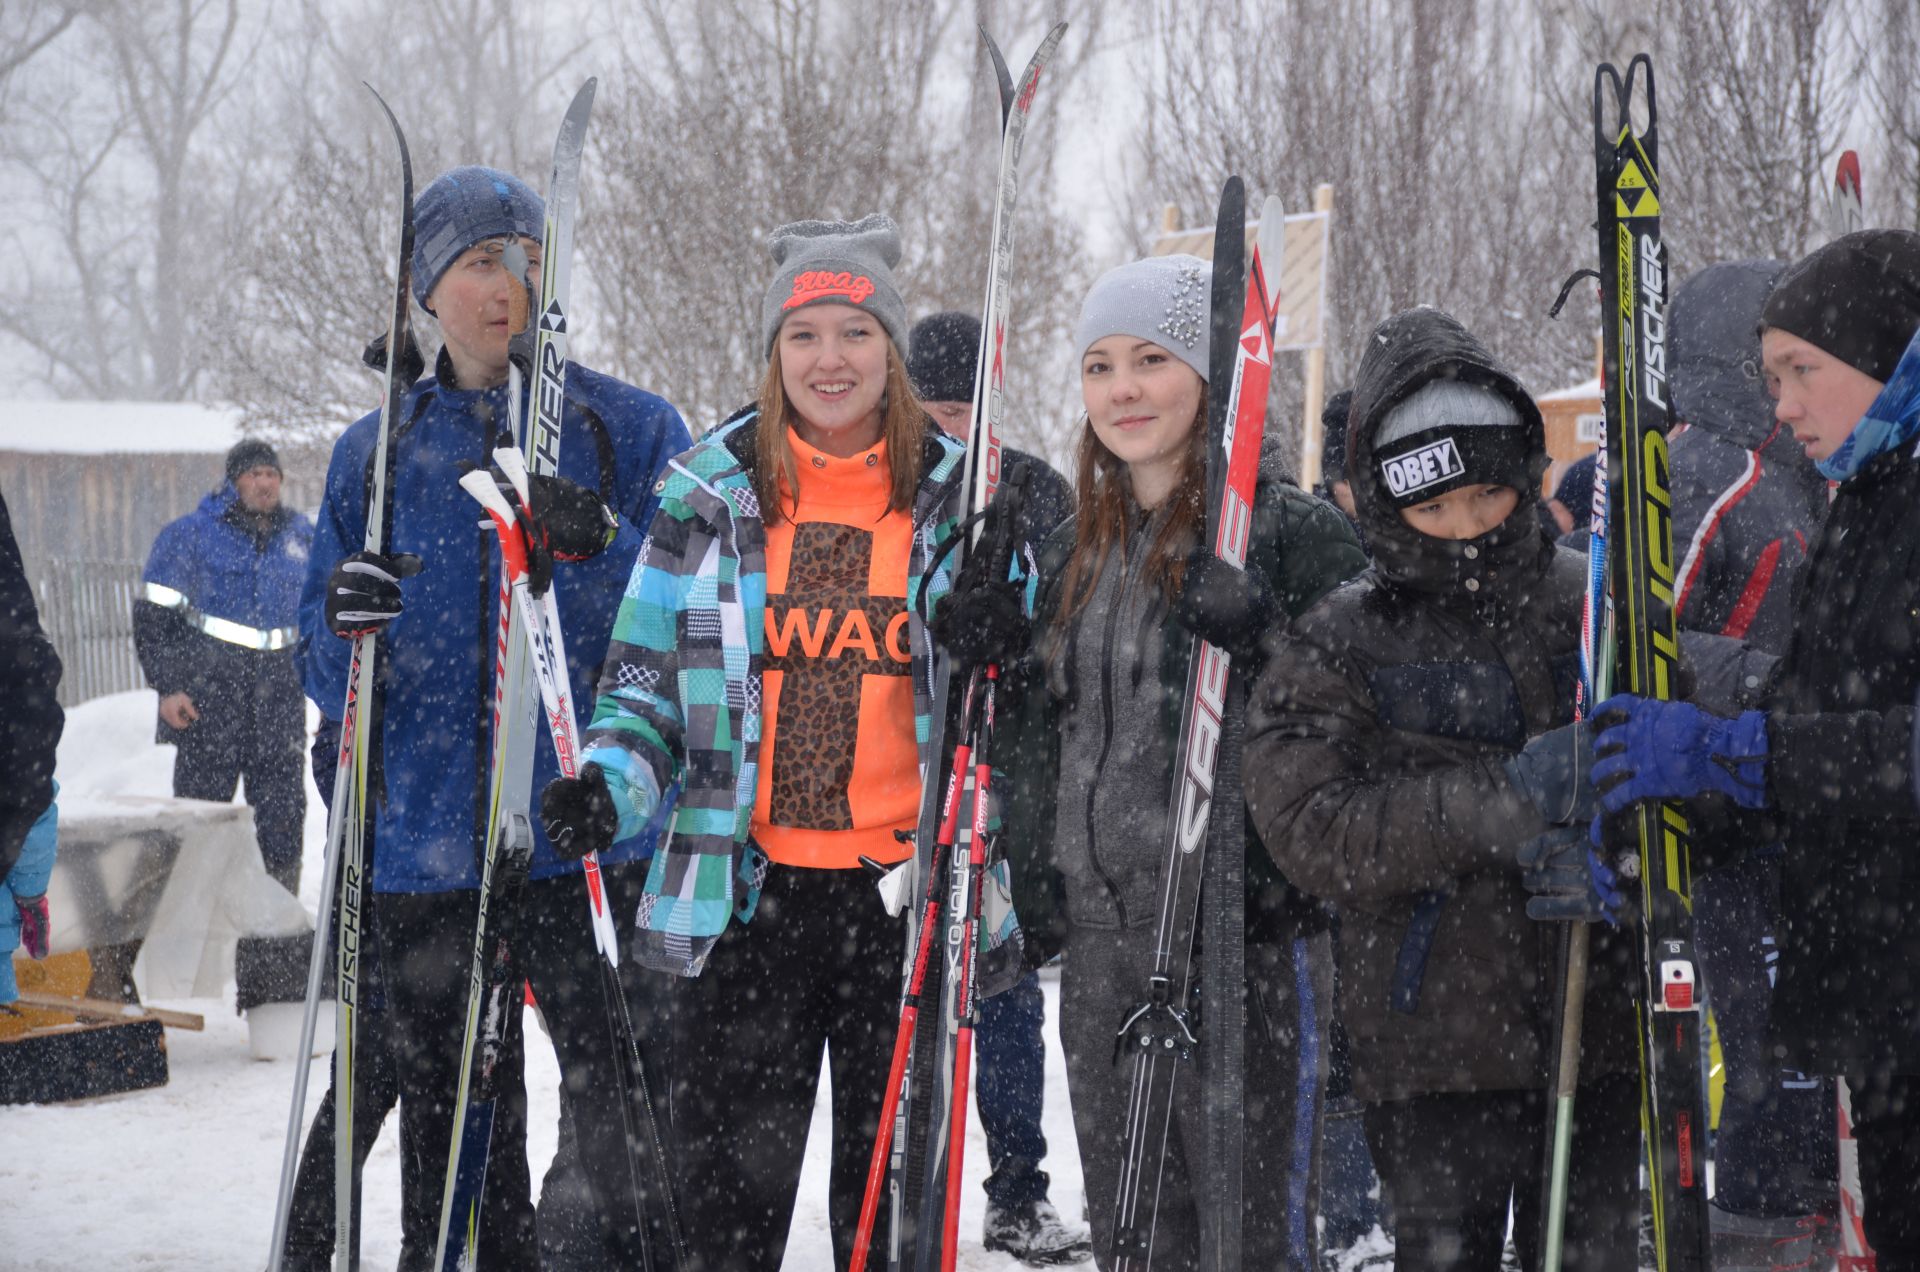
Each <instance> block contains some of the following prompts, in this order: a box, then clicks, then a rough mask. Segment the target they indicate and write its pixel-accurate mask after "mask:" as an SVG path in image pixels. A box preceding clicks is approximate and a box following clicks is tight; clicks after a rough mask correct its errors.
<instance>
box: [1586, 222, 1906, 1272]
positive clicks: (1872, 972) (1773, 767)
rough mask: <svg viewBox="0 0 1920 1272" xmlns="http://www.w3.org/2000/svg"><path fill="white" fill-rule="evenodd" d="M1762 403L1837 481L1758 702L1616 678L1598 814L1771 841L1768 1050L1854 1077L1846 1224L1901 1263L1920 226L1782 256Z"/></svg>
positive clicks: (1766, 331)
mask: <svg viewBox="0 0 1920 1272" xmlns="http://www.w3.org/2000/svg"><path fill="white" fill-rule="evenodd" d="M1760 321H1761V325H1762V333H1761V346H1760V348H1761V367H1762V369H1763V370H1764V372H1765V375H1766V377H1767V384H1768V386H1769V388H1770V389H1771V391H1772V392H1773V393H1774V396H1775V398H1776V405H1775V409H1774V417H1775V418H1776V419H1777V420H1778V421H1779V422H1780V423H1782V424H1784V425H1785V426H1786V427H1787V428H1788V429H1789V430H1791V431H1792V433H1793V438H1794V441H1795V442H1797V443H1798V444H1799V445H1800V447H1801V448H1802V450H1803V451H1804V452H1805V453H1806V455H1807V457H1808V458H1809V459H1811V460H1813V461H1814V462H1815V464H1816V465H1817V466H1818V468H1819V471H1820V473H1821V475H1822V476H1824V477H1826V478H1827V479H1828V480H1830V481H1834V482H1838V483H1839V486H1838V489H1837V491H1836V492H1835V494H1834V498H1833V502H1832V505H1831V507H1830V508H1829V510H1828V513H1827V518H1826V521H1825V523H1824V524H1823V525H1822V527H1821V529H1820V533H1819V535H1818V537H1817V538H1816V539H1815V541H1814V545H1813V550H1812V552H1811V553H1810V554H1809V557H1808V559H1807V562H1806V565H1805V566H1804V567H1803V569H1802V571H1801V574H1800V579H1799V583H1798V587H1797V589H1796V592H1795V597H1794V603H1793V609H1792V617H1791V621H1790V624H1789V626H1790V634H1789V636H1788V638H1787V647H1786V653H1785V654H1784V655H1783V656H1782V658H1781V659H1780V661H1779V663H1778V664H1777V665H1776V667H1775V668H1774V671H1773V675H1772V678H1771V680H1770V681H1769V682H1768V683H1767V684H1766V686H1765V688H1764V692H1763V693H1762V694H1761V695H1759V699H1758V700H1759V702H1760V704H1761V705H1760V707H1759V708H1758V709H1755V710H1749V711H1744V712H1741V713H1740V714H1738V715H1737V716H1735V717H1733V718H1731V719H1728V718H1724V717H1721V716H1716V715H1709V714H1707V713H1705V712H1702V711H1700V710H1699V709H1698V708H1696V707H1693V706H1691V705H1689V704H1686V703H1668V702H1655V701H1651V700H1647V699H1640V698H1635V697H1632V696H1630V695H1619V696H1617V697H1616V698H1614V699H1612V700H1610V701H1609V702H1607V703H1603V704H1601V710H1600V711H1599V713H1598V714H1597V716H1596V720H1597V722H1598V723H1599V725H1600V726H1601V732H1600V734H1599V735H1598V737H1597V739H1596V741H1595V756H1596V761H1595V764H1594V768H1593V781H1594V783H1595V785H1596V787H1597V788H1598V789H1599V790H1600V791H1601V792H1602V795H1601V798H1602V802H1603V804H1604V806H1605V807H1606V808H1607V809H1608V810H1609V811H1615V810H1619V809H1624V808H1627V807H1630V806H1631V805H1632V804H1633V803H1634V802H1636V801H1639V800H1642V799H1650V798H1666V799H1687V800H1693V799H1696V797H1711V798H1710V801H1709V802H1713V803H1719V804H1724V803H1725V802H1726V801H1728V800H1731V801H1732V803H1733V804H1734V805H1736V806H1738V807H1739V808H1742V809H1746V810H1749V811H1750V812H1751V813H1753V814H1757V816H1756V817H1755V818H1754V826H1753V829H1752V830H1751V833H1749V834H1747V835H1746V836H1744V838H1745V840H1746V842H1748V843H1767V842H1770V841H1771V840H1773V839H1780V840H1782V841H1783V842H1784V843H1785V852H1784V853H1783V855H1782V856H1781V859H1780V863H1781V873H1782V886H1781V919H1782V922H1781V926H1780V963H1779V979H1778V982H1777V985H1776V987H1775V990H1774V996H1773V1002H1772V1010H1773V1015H1772V1021H1771V1035H1772V1040H1773V1044H1774V1051H1775V1054H1776V1056H1777V1057H1778V1060H1779V1063H1782V1064H1785V1065H1790V1066H1792V1067H1794V1068H1796V1069H1798V1070H1800V1071H1802V1072H1806V1073H1817V1074H1834V1075H1839V1076H1842V1077H1844V1078H1845V1079H1846V1080H1847V1083H1848V1085H1849V1086H1850V1087H1851V1088H1852V1092H1853V1112H1854V1136H1855V1139H1856V1140H1857V1141H1858V1146H1859V1154H1860V1158H1859V1160H1860V1183H1861V1191H1862V1193H1863V1196H1864V1200H1865V1216H1864V1218H1865V1230H1866V1236H1867V1238H1868V1240H1869V1241H1870V1242H1871V1243H1872V1245H1873V1247H1874V1249H1875V1251H1876V1252H1877V1254H1878V1257H1879V1266H1880V1268H1881V1269H1882V1272H1902V1270H1905V1269H1914V1268H1920V1000H1917V996H1916V992H1915V988H1914V976H1913V971H1914V969H1915V968H1916V967H1920V922H1916V921H1915V919H1916V915H1915V910H1916V907H1920V867H1917V866H1916V864H1915V861H1916V858H1915V855H1914V845H1915V844H1916V843H1917V842H1920V808H1916V804H1915V789H1914V777H1913V772H1912V768H1911V754H1912V747H1913V739H1914V722H1915V710H1914V698H1915V691H1916V689H1920V620H1916V618H1915V615H1916V614H1920V460H1916V457H1915V455H1914V453H1913V452H1914V441H1915V438H1916V436H1920V338H1916V337H1917V336H1920V235H1916V234H1913V233H1911V232H1908V231H1904V230H1863V231H1858V232H1855V233H1852V234H1848V235H1845V236H1843V237H1841V238H1838V239H1836V240H1834V241H1833V242H1831V243H1829V244H1827V245H1826V246H1825V247H1822V248H1820V249H1819V250H1818V251H1816V252H1813V253H1811V254H1810V255H1808V256H1806V257H1803V258H1802V259H1801V260H1800V261H1798V262H1796V263H1795V264H1794V265H1793V266H1792V267H1790V268H1789V269H1787V270H1786V272H1785V273H1783V274H1781V276H1780V278H1779V280H1778V281H1777V282H1776V283H1775V284H1774V287H1773V290H1772V291H1771V292H1770V293H1769V295H1768V297H1767V300H1766V304H1765V306H1764V308H1763V309H1762V311H1761V319H1760Z"/></svg>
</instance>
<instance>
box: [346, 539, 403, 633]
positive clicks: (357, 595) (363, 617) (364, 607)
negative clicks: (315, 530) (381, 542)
mask: <svg viewBox="0 0 1920 1272" xmlns="http://www.w3.org/2000/svg"><path fill="white" fill-rule="evenodd" d="M418 573H420V558H419V557H417V556H414V555H412V554H411V553H401V554H399V555H396V556H387V555H384V554H382V553H379V552H356V553H354V554H353V555H352V556H349V557H343V558H342V559H341V561H340V564H338V565H336V566H334V567H333V573H332V574H330V575H328V576H327V599H326V605H325V611H326V620H327V629H328V630H329V631H331V632H332V633H333V634H334V635H335V636H339V637H342V638H343V639H346V640H352V639H353V638H354V637H356V636H363V635H365V634H367V633H368V632H378V631H381V630H383V629H384V628H385V627H386V625H387V624H388V623H391V622H392V621H393V620H394V619H396V618H398V617H399V616H400V611H401V610H402V609H403V608H404V603H403V602H402V600H401V597H400V580H401V579H410V578H412V577H413V576H414V575H416V574H418Z"/></svg>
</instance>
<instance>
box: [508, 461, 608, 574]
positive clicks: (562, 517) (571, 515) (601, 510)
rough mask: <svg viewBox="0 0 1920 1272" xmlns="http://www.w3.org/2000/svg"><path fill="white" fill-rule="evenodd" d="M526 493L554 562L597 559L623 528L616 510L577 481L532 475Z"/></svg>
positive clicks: (537, 474)
mask: <svg viewBox="0 0 1920 1272" xmlns="http://www.w3.org/2000/svg"><path fill="white" fill-rule="evenodd" d="M527 493H528V494H529V495H531V496H532V497H533V516H534V520H536V521H538V522H539V523H540V525H541V526H542V527H544V528H545V530H546V532H547V547H548V549H549V550H550V551H552V553H553V555H554V559H555V560H558V561H585V560H586V559H587V558H589V557H592V556H598V555H599V554H600V553H601V552H603V551H605V549H606V547H607V545H608V544H610V543H612V542H613V536H614V533H615V532H616V531H617V530H619V529H620V518H619V517H617V516H615V515H614V513H613V509H611V508H609V507H607V505H606V504H604V503H602V502H600V496H599V495H596V494H594V493H593V492H592V491H591V490H588V489H587V488H586V487H585V486H582V485H581V484H580V483H578V482H575V481H569V480H567V479H566V478H565V477H546V476H543V475H541V474H539V473H533V474H531V475H530V476H529V478H528V481H527ZM509 498H511V496H509Z"/></svg>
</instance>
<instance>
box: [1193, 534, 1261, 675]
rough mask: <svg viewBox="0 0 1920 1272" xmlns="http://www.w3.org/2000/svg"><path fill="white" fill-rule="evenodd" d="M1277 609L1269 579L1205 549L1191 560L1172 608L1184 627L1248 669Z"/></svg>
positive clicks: (1195, 552)
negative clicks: (1231, 563)
mask: <svg viewBox="0 0 1920 1272" xmlns="http://www.w3.org/2000/svg"><path fill="white" fill-rule="evenodd" d="M1277 609H1278V606H1277V605H1276V604H1275V603H1274V597H1273V589H1272V588H1271V587H1269V586H1267V579H1266V576H1265V575H1263V574H1262V573H1260V571H1259V570H1252V569H1249V570H1236V569H1234V568H1233V567H1232V566H1231V565H1228V564H1227V563H1226V562H1225V561H1222V560H1221V559H1220V558H1219V557H1217V556H1215V555H1214V554H1213V549H1212V548H1209V547H1204V546H1203V547H1199V548H1195V549H1194V550H1193V553H1192V555H1190V556H1189V557H1187V574H1186V581H1185V583H1184V584H1182V586H1181V588H1180V596H1179V599H1178V600H1176V601H1174V603H1173V616H1174V618H1175V619H1176V620H1178V622H1179V624H1180V626H1182V627H1184V628H1186V629H1187V630H1188V631H1190V632H1192V633H1193V634H1194V635H1195V636H1198V637H1199V638H1200V639H1201V640H1204V641H1206V642H1207V643H1208V644H1210V645H1213V646H1215V647H1216V648H1219V649H1224V650H1226V651H1227V653H1228V654H1229V655H1231V656H1232V658H1233V660H1234V661H1235V662H1237V663H1242V664H1245V663H1249V662H1250V661H1251V660H1253V659H1255V658H1256V657H1257V656H1258V654H1259V652H1260V638H1261V637H1262V636H1264V635H1266V633H1267V629H1268V628H1269V627H1272V626H1273V624H1274V622H1275V621H1276V619H1277V617H1278V615H1277V613H1276V611H1277Z"/></svg>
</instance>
